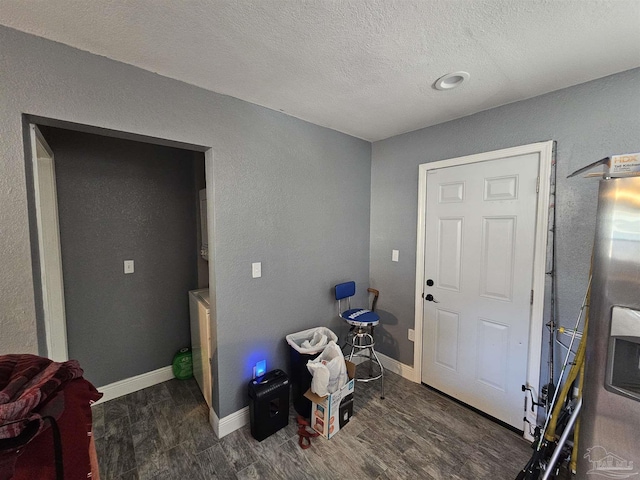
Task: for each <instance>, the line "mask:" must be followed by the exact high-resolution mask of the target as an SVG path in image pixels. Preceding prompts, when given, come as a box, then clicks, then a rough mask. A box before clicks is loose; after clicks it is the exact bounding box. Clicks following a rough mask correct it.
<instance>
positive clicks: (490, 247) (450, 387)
mask: <svg viewBox="0 0 640 480" xmlns="http://www.w3.org/2000/svg"><path fill="white" fill-rule="evenodd" d="M538 169H539V155H538V154H537V153H535V154H527V155H519V156H516V157H509V158H501V159H495V160H489V161H484V162H479V163H473V164H467V165H460V166H454V167H446V168H441V169H434V170H429V171H428V175H427V195H426V198H427V203H426V209H425V211H426V218H425V232H426V243H425V252H424V255H425V256H424V258H425V264H424V278H425V279H433V280H434V285H433V286H428V285H426V283H425V285H423V287H424V294H425V297H426V295H429V294H430V295H433V299H434V300H435V301H426V300H425V302H424V304H423V306H424V312H423V318H424V325H423V355H422V359H423V362H422V363H423V364H422V381H423V382H424V383H426V384H428V385H430V386H433V387H434V388H436V389H438V390H441V391H443V392H445V393H447V394H449V395H452V396H453V397H455V398H458V399H459V400H461V401H463V402H465V403H467V404H469V405H471V406H473V407H475V408H478V409H480V410H482V411H484V412H486V413H488V414H489V415H492V416H494V417H496V418H498V419H499V420H502V421H504V422H506V423H508V424H510V425H513V426H514V427H516V428H518V429H522V428H523V423H522V417H523V411H522V405H523V394H522V390H521V385H522V384H524V383H526V377H527V358H528V345H529V327H530V316H531V306H530V296H531V288H532V280H533V254H534V241H535V225H536V202H537V194H536V184H537V182H536V180H537V176H538ZM436 302H437V303H436Z"/></svg>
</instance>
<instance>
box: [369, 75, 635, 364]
mask: <svg viewBox="0 0 640 480" xmlns="http://www.w3.org/2000/svg"><path fill="white" fill-rule="evenodd" d="M639 92H640V69H636V70H631V71H628V72H623V73H620V74H617V75H613V76H610V77H606V78H602V79H599V80H596V81H593V82H589V83H586V84H582V85H578V86H575V87H572V88H567V89H564V90H560V91H557V92H553V93H550V94H547V95H543V96H540V97H536V98H532V99H529V100H525V101H522V102H517V103H513V104H510V105H506V106H503V107H499V108H495V109H492V110H488V111H485V112H481V113H478V114H475V115H471V116H469V117H465V118H461V119H459V120H455V121H451V122H447V123H444V124H440V125H436V126H434V127H430V128H425V129H423V130H418V131H415V132H412V133H408V134H405V135H400V136H396V137H393V138H389V139H387V140H383V141H380V142H376V143H374V144H373V150H372V167H371V169H372V173H371V264H370V272H371V284H372V285H373V286H374V287H375V288H378V289H379V290H380V300H379V302H378V306H379V309H380V310H381V311H382V316H383V322H384V326H383V327H381V328H380V329H379V330H380V335H381V338H382V339H383V340H386V341H383V342H382V345H381V346H380V349H381V351H382V352H383V353H385V354H387V355H389V356H391V357H393V358H396V359H398V360H400V361H401V362H402V363H405V364H408V365H413V342H410V341H409V340H408V339H407V329H409V328H413V325H414V321H415V312H414V310H415V308H414V292H415V275H416V265H415V262H416V235H417V231H416V228H417V205H418V200H417V199H418V165H420V164H421V163H426V162H433V161H437V160H444V159H447V158H454V157H459V156H463V155H470V154H474V153H480V152H486V151H491V150H497V149H500V148H507V147H513V146H518V145H524V144H528V143H534V142H539V141H545V140H556V141H557V213H556V215H557V272H558V276H557V279H558V280H557V282H558V301H557V307H558V312H559V318H560V321H561V322H562V323H563V324H569V323H572V322H575V317H576V315H577V313H578V311H579V308H580V304H581V300H582V297H583V296H584V290H585V288H586V285H587V280H588V274H589V262H590V257H591V247H592V242H593V235H594V228H595V211H596V200H597V188H598V182H597V181H596V180H593V179H591V180H587V179H583V178H571V179H567V178H566V177H567V175H568V174H570V173H571V172H573V171H574V170H576V169H578V168H579V167H582V166H584V165H588V164H589V163H591V162H593V161H595V160H598V159H600V158H603V157H606V156H608V155H610V154H616V153H629V152H638V151H640V93H639ZM445 94H453V95H455V92H451V93H445ZM392 249H399V250H400V261H399V262H398V263H392V262H391V250H392ZM543 364H544V365H546V357H543Z"/></svg>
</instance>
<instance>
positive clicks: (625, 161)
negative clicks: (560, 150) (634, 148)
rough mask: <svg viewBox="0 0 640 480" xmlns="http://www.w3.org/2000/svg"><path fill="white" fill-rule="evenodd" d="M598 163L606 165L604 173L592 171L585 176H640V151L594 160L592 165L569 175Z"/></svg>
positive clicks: (581, 170)
mask: <svg viewBox="0 0 640 480" xmlns="http://www.w3.org/2000/svg"><path fill="white" fill-rule="evenodd" d="M598 165H603V166H604V167H603V171H602V173H597V172H592V173H588V174H587V175H585V177H602V178H617V177H635V176H640V153H627V154H624V155H612V156H611V157H606V158H603V159H602V160H598V161H597V162H593V163H592V164H591V165H587V166H586V167H583V168H581V169H579V170H576V171H575V172H573V173H572V174H571V175H569V177H573V176H575V175H579V174H581V173H583V172H586V171H587V170H591V169H592V168H593V167H597V166H598ZM569 177H567V178H569Z"/></svg>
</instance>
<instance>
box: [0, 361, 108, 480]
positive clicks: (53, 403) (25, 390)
mask: <svg viewBox="0 0 640 480" xmlns="http://www.w3.org/2000/svg"><path fill="white" fill-rule="evenodd" d="M82 373H83V372H82V369H81V368H80V365H79V364H78V362H77V361H76V360H70V361H68V362H62V363H59V362H54V361H52V360H49V359H48V358H43V357H38V356H36V355H1V356H0V480H2V479H5V478H11V476H12V475H13V468H14V464H15V461H16V458H17V455H18V454H19V453H20V451H21V448H22V447H23V446H24V445H26V444H27V443H29V442H30V441H31V440H32V439H33V438H34V437H35V436H36V435H37V434H38V433H40V432H41V431H43V430H44V425H45V424H44V421H43V418H44V417H52V418H53V419H55V420H57V419H59V418H60V416H61V415H62V413H63V411H64V409H65V399H64V393H63V391H64V387H65V386H66V385H67V384H69V382H71V381H72V380H74V379H76V378H80V377H82ZM94 390H95V389H94ZM95 393H96V395H97V398H95V399H96V400H97V399H98V398H100V397H101V396H102V395H100V394H98V393H97V392H95Z"/></svg>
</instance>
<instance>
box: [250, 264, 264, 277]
mask: <svg viewBox="0 0 640 480" xmlns="http://www.w3.org/2000/svg"><path fill="white" fill-rule="evenodd" d="M251 276H252V277H253V278H260V277H261V276H262V262H255V263H252V264H251Z"/></svg>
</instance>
